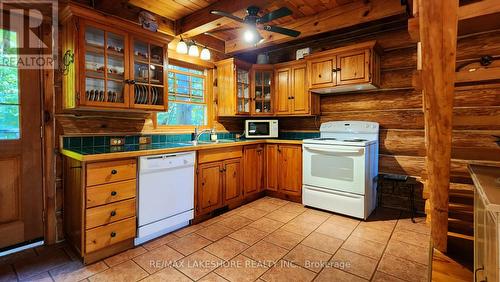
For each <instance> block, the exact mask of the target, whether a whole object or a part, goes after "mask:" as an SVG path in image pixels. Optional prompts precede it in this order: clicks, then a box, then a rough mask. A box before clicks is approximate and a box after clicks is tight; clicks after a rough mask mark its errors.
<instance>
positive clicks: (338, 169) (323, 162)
mask: <svg viewBox="0 0 500 282" xmlns="http://www.w3.org/2000/svg"><path fill="white" fill-rule="evenodd" d="M365 164H366V161H365V148H364V147H351V146H339V145H319V144H314V145H313V144H304V145H303V181H304V185H308V186H315V187H321V188H325V189H333V190H337V191H344V192H348V193H355V194H358V195H364V194H365V184H366V183H365V182H366V169H365Z"/></svg>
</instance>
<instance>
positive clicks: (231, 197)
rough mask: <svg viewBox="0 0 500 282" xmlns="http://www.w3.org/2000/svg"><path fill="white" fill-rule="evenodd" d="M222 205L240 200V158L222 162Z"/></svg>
mask: <svg viewBox="0 0 500 282" xmlns="http://www.w3.org/2000/svg"><path fill="white" fill-rule="evenodd" d="M223 171H224V185H223V187H224V189H223V190H224V205H226V204H231V203H233V202H236V201H238V200H240V199H241V194H242V193H241V187H242V184H241V182H242V175H241V173H242V170H241V158H238V159H232V160H228V161H224V164H223Z"/></svg>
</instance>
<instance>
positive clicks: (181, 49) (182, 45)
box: [175, 39, 188, 54]
mask: <svg viewBox="0 0 500 282" xmlns="http://www.w3.org/2000/svg"><path fill="white" fill-rule="evenodd" d="M175 51H177V53H179V54H187V53H188V47H187V44H186V42H185V41H184V40H183V39H181V41H179V43H177V47H176V48H175Z"/></svg>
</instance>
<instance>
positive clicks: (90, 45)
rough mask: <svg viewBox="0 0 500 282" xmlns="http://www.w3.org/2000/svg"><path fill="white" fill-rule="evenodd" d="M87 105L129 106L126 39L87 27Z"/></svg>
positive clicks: (121, 35)
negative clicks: (126, 87) (126, 91)
mask: <svg viewBox="0 0 500 282" xmlns="http://www.w3.org/2000/svg"><path fill="white" fill-rule="evenodd" d="M84 42H85V47H84V49H85V57H84V60H85V64H84V67H85V78H84V85H85V97H84V99H85V100H84V101H85V102H84V104H87V105H105V106H117V107H123V106H126V102H127V99H126V95H125V81H126V73H125V71H126V70H125V65H126V54H125V42H126V35H124V34H117V33H113V32H110V31H106V30H104V29H100V28H96V27H93V26H90V25H86V26H85V40H84Z"/></svg>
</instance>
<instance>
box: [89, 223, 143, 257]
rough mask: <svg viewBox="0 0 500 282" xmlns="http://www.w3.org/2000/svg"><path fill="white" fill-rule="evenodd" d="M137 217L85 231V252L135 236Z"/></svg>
mask: <svg viewBox="0 0 500 282" xmlns="http://www.w3.org/2000/svg"><path fill="white" fill-rule="evenodd" d="M135 221H136V218H135V217H132V218H129V219H125V220H121V221H117V222H115V223H111V224H108V225H105V226H101V227H97V228H94V229H91V230H87V231H86V232H85V253H91V252H94V251H97V250H100V249H102V248H105V247H107V246H110V245H113V244H115V243H118V242H121V241H123V240H126V239H130V238H134V237H135V230H136V224H135Z"/></svg>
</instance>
